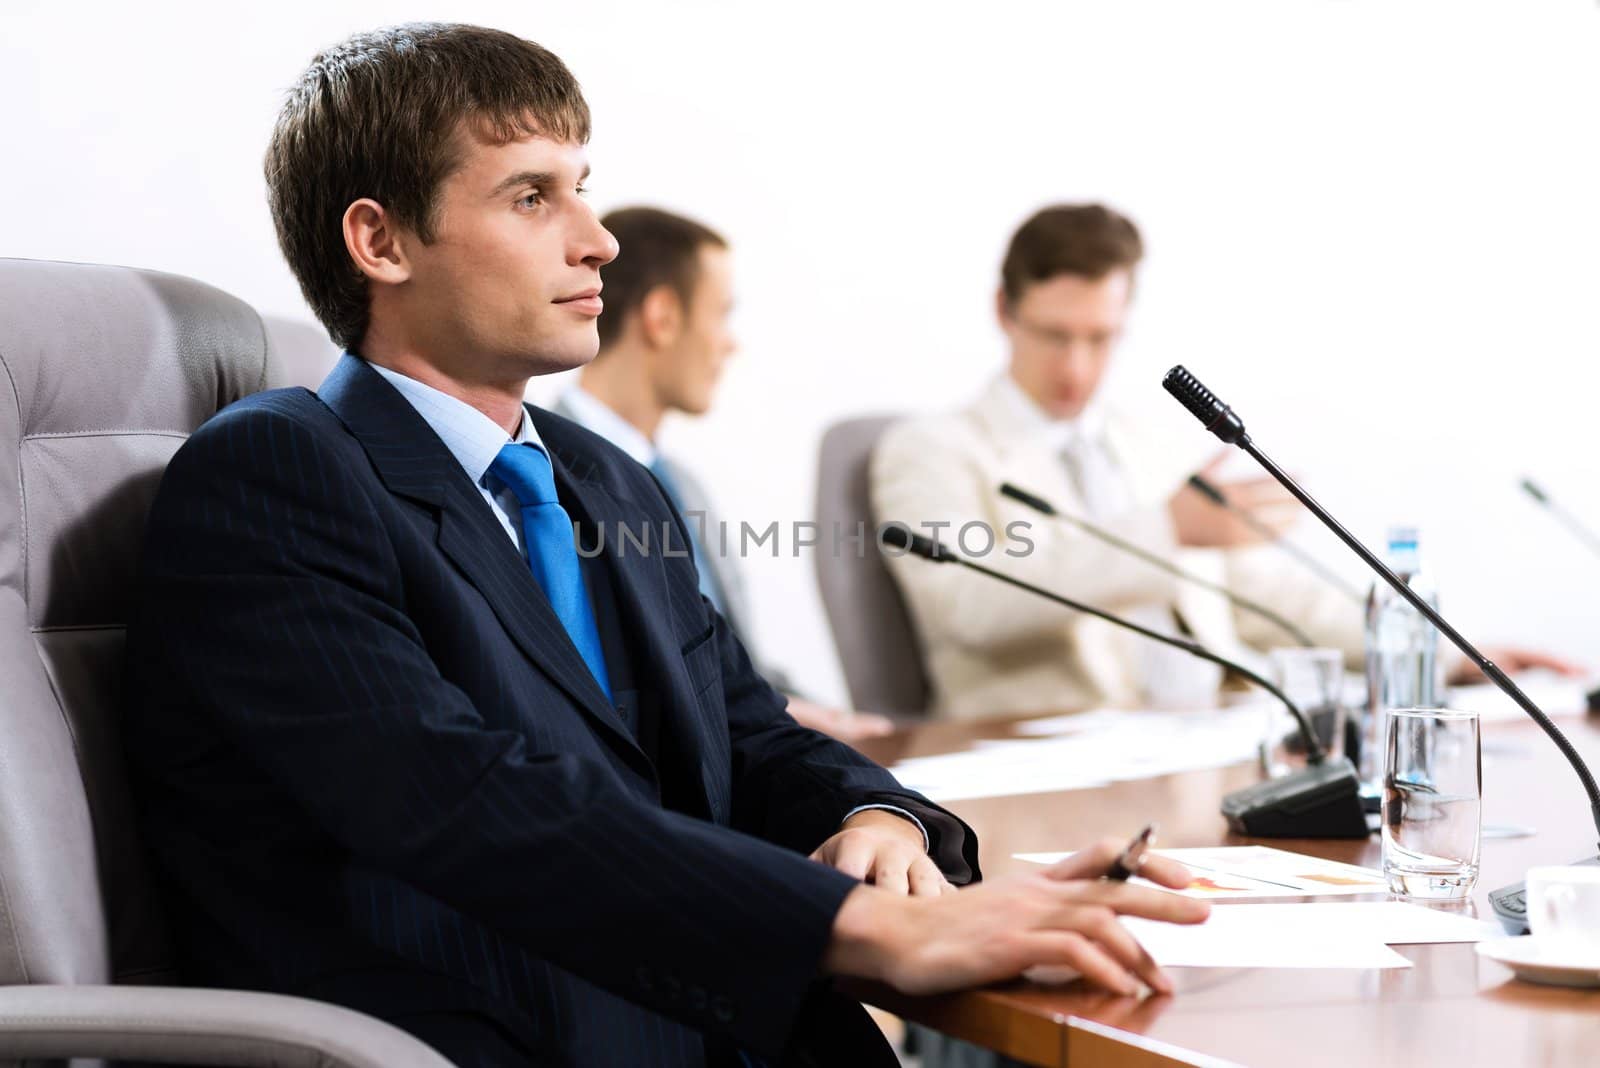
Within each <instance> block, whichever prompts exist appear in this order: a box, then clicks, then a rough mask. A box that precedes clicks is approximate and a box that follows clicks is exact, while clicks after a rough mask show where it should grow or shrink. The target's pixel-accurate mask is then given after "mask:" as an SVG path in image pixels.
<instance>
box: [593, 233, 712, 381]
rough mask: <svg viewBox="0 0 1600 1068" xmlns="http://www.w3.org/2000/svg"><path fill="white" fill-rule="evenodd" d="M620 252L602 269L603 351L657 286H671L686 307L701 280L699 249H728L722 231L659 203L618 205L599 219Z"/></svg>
mask: <svg viewBox="0 0 1600 1068" xmlns="http://www.w3.org/2000/svg"><path fill="white" fill-rule="evenodd" d="M600 225H601V226H604V227H605V228H606V229H607V230H610V231H611V236H613V237H615V238H616V239H617V247H618V249H619V250H620V251H618V253H617V258H616V259H614V260H612V261H611V262H610V263H608V264H606V265H605V266H604V267H603V268H601V271H600V277H601V281H602V282H603V283H604V287H605V288H604V293H603V294H602V295H603V296H604V297H605V311H604V312H602V313H601V315H600V323H599V329H600V351H601V352H604V351H605V350H606V349H607V348H609V347H610V346H611V345H613V344H615V343H616V341H617V339H618V338H620V337H621V336H622V329H623V327H624V326H625V325H626V324H627V321H628V317H629V316H630V315H632V314H633V313H634V312H636V311H638V310H639V306H640V305H641V304H643V303H644V298H645V297H646V296H647V295H648V294H649V293H650V291H651V290H652V289H655V288H656V287H657V286H663V285H669V286H671V287H672V288H673V290H674V291H675V292H676V293H677V294H678V299H679V300H680V301H682V302H683V304H684V306H685V307H688V305H689V301H690V300H691V299H692V298H693V297H694V287H695V283H696V282H698V281H699V280H700V250H701V249H702V248H707V247H709V248H727V247H728V242H727V241H725V240H724V239H723V237H722V235H721V234H719V233H717V232H716V231H715V230H713V229H711V228H710V227H709V226H705V225H704V224H702V223H697V222H695V221H694V220H693V219H686V218H684V217H683V216H682V215H674V214H672V213H671V212H670V211H662V210H660V209H659V208H618V209H617V210H616V211H613V212H609V213H607V214H606V215H605V217H604V218H602V219H601V220H600Z"/></svg>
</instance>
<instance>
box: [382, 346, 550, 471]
mask: <svg viewBox="0 0 1600 1068" xmlns="http://www.w3.org/2000/svg"><path fill="white" fill-rule="evenodd" d="M367 366H368V367H371V368H372V369H373V370H374V371H376V372H378V373H379V374H380V375H382V376H383V377H384V380H385V381H387V382H388V383H389V384H390V385H391V386H393V387H394V388H395V389H397V390H399V392H400V395H401V396H402V397H404V398H405V399H406V401H407V402H408V403H409V404H410V405H411V407H413V408H415V409H416V410H417V414H418V415H420V416H422V418H423V421H424V422H426V423H427V424H428V426H429V427H431V428H432V429H433V432H434V433H435V434H437V435H439V440H440V441H442V442H444V447H445V448H447V449H449V450H450V455H452V456H454V457H455V458H456V462H457V463H458V464H460V465H461V467H462V470H464V471H466V473H467V477H468V478H470V479H472V481H473V483H474V484H475V485H482V484H483V476H484V475H485V474H486V473H487V472H488V470H489V465H490V464H492V463H494V460H495V457H496V456H499V455H500V450H501V449H503V448H505V447H506V446H507V445H509V444H512V443H515V444H518V445H521V444H530V445H537V446H538V447H539V448H540V449H541V450H544V451H545V452H548V451H549V450H548V449H545V447H544V442H543V441H541V440H540V439H539V432H538V431H537V430H535V429H534V428H533V420H532V419H530V418H529V417H528V410H527V409H526V408H524V409H523V410H522V424H521V425H520V426H519V427H518V428H517V436H516V437H514V438H513V437H511V436H510V435H508V434H507V433H506V432H505V430H504V429H503V428H502V427H501V426H500V424H498V423H496V422H495V421H494V420H493V419H490V418H489V417H488V416H487V415H484V414H483V413H482V412H480V411H478V409H476V408H474V407H473V406H472V405H470V404H468V403H467V402H466V401H464V400H462V399H460V398H459V397H452V396H451V395H450V394H448V393H446V392H444V391H443V390H438V389H434V388H433V387H432V386H429V385H425V384H424V383H422V382H418V381H417V380H416V379H415V378H411V377H409V376H407V375H403V374H401V373H400V372H399V371H393V370H390V369H389V368H387V367H380V366H378V365H377V364H375V363H370V362H369V363H368V364H367Z"/></svg>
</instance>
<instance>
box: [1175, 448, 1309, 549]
mask: <svg viewBox="0 0 1600 1068" xmlns="http://www.w3.org/2000/svg"><path fill="white" fill-rule="evenodd" d="M1227 458H1228V453H1222V454H1220V455H1218V456H1217V457H1216V458H1215V459H1213V460H1212V461H1211V462H1210V463H1208V464H1206V466H1205V467H1203V468H1201V469H1200V474H1201V475H1204V476H1205V477H1206V479H1207V480H1209V481H1211V482H1212V483H1214V484H1215V485H1216V486H1217V488H1218V489H1219V490H1221V491H1222V492H1223V494H1224V495H1225V496H1226V497H1227V498H1228V501H1229V502H1230V503H1231V504H1233V505H1234V506H1235V507H1238V508H1241V509H1243V510H1244V511H1246V512H1249V513H1250V514H1251V516H1252V517H1254V518H1255V519H1257V520H1258V521H1260V522H1261V523H1264V524H1265V525H1266V526H1268V527H1269V528H1271V529H1272V530H1275V531H1277V532H1279V533H1282V532H1283V531H1285V530H1288V529H1289V527H1290V526H1291V525H1292V524H1293V523H1294V521H1295V518H1296V517H1297V516H1298V515H1299V509H1300V502H1298V501H1296V500H1295V499H1294V498H1293V497H1292V496H1290V495H1289V491H1288V490H1286V489H1284V488H1283V487H1282V486H1280V485H1279V484H1278V483H1277V482H1276V481H1275V480H1273V479H1271V478H1265V477H1262V478H1250V479H1243V480H1240V481H1235V482H1219V481H1218V480H1217V478H1216V475H1215V472H1216V471H1217V469H1218V468H1220V467H1221V466H1222V464H1223V462H1224V461H1225V460H1227ZM1167 510H1168V512H1169V513H1170V514H1171V516H1172V526H1173V530H1174V531H1175V532H1176V534H1177V537H1178V544H1179V545H1184V546H1188V547H1190V548H1196V549H1233V548H1239V547H1241V546H1246V545H1258V544H1260V543H1261V542H1262V541H1263V540H1264V539H1263V538H1262V536H1261V534H1260V533H1259V532H1258V531H1256V530H1255V529H1254V528H1253V527H1251V526H1250V525H1249V524H1247V523H1246V522H1245V521H1244V520H1242V519H1240V518H1239V517H1238V516H1237V515H1234V514H1233V513H1232V512H1230V511H1226V510H1225V509H1223V508H1221V507H1219V506H1218V505H1217V504H1216V503H1215V502H1214V501H1211V500H1209V499H1208V498H1207V497H1206V496H1205V495H1204V494H1202V493H1201V492H1200V491H1199V490H1197V489H1195V488H1194V487H1193V486H1191V485H1189V484H1188V483H1187V482H1185V483H1184V484H1183V485H1182V486H1181V487H1180V488H1179V489H1178V491H1177V492H1176V493H1174V494H1173V495H1172V496H1171V497H1170V498H1168V500H1167Z"/></svg>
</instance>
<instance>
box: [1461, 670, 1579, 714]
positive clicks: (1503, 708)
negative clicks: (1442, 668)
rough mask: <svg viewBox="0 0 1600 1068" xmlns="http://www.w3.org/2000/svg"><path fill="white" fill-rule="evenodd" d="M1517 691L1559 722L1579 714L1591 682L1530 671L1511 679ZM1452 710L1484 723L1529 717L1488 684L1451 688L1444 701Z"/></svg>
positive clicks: (1551, 673)
mask: <svg viewBox="0 0 1600 1068" xmlns="http://www.w3.org/2000/svg"><path fill="white" fill-rule="evenodd" d="M1514 681H1515V682H1516V684H1517V686H1518V688H1519V689H1521V690H1522V692H1523V693H1525V694H1527V695H1528V696H1529V697H1530V698H1531V699H1532V700H1533V703H1534V704H1536V705H1538V706H1539V707H1540V708H1541V709H1543V710H1544V712H1545V714H1546V715H1549V716H1553V717H1555V718H1556V719H1561V718H1564V717H1567V716H1578V715H1582V714H1583V712H1584V709H1585V694H1586V691H1587V690H1588V689H1589V688H1591V687H1593V685H1594V680H1592V679H1590V680H1583V679H1569V678H1565V677H1563V676H1560V675H1557V674H1555V673H1554V672H1551V671H1529V672H1525V673H1523V674H1520V675H1517V676H1516V678H1515V679H1514ZM1447 700H1448V702H1449V705H1450V707H1451V708H1459V709H1462V710H1464V711H1467V712H1476V713H1478V718H1479V721H1480V722H1483V723H1520V722H1523V721H1525V720H1526V719H1527V718H1528V714H1527V713H1526V712H1524V711H1523V710H1522V709H1521V708H1519V707H1518V706H1517V703H1516V702H1515V701H1513V700H1511V698H1509V697H1507V696H1506V695H1505V694H1503V693H1501V692H1500V687H1498V686H1495V685H1492V684H1490V683H1483V684H1481V685H1478V686H1452V687H1450V695H1449V697H1448V698H1447Z"/></svg>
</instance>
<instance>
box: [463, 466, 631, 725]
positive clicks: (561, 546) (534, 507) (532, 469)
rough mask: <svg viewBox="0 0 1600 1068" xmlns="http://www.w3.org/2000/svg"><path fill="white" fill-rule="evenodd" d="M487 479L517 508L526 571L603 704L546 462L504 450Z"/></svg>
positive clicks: (604, 682) (586, 611) (567, 531)
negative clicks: (589, 674) (495, 481)
mask: <svg viewBox="0 0 1600 1068" xmlns="http://www.w3.org/2000/svg"><path fill="white" fill-rule="evenodd" d="M489 474H490V475H492V476H494V477H495V478H497V479H499V480H500V482H501V483H502V484H504V485H505V487H506V488H507V489H509V490H510V491H511V493H512V495H513V496H515V497H516V498H517V503H518V504H519V505H521V506H522V508H521V511H522V543H523V545H524V546H526V547H527V550H528V566H529V567H530V568H531V569H532V570H533V577H534V578H535V579H536V580H538V583H539V586H540V588H541V589H543V590H544V595H545V597H546V598H548V599H549V601H550V607H551V608H552V609H554V610H555V613H556V616H557V618H559V619H560V620H561V624H562V626H564V627H566V628H567V634H568V635H569V636H570V637H571V638H572V644H573V645H576V646H577V647H578V653H579V655H581V656H582V657H583V662H584V663H586V664H588V665H589V670H590V671H591V672H593V674H594V677H595V681H596V682H598V683H599V684H600V689H602V690H604V691H605V694H606V697H607V698H608V699H609V698H610V697H611V679H610V677H609V676H608V675H607V674H606V661H605V655H604V654H603V653H602V652H601V649H600V629H599V627H598V626H596V625H595V621H594V608H593V606H592V605H590V603H589V591H588V589H587V587H586V586H585V585H584V581H583V568H582V566H581V565H580V563H579V560H578V549H577V546H576V545H574V544H573V540H572V517H571V516H569V515H568V514H567V510H566V509H565V508H563V507H561V502H560V501H559V499H558V498H557V497H556V476H555V471H554V469H552V468H551V466H550V457H548V456H546V455H545V453H544V450H543V449H541V448H539V447H538V446H537V445H533V444H512V445H507V446H506V447H505V448H503V449H501V450H500V454H499V455H498V456H496V457H495V459H494V463H492V464H490V465H489Z"/></svg>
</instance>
